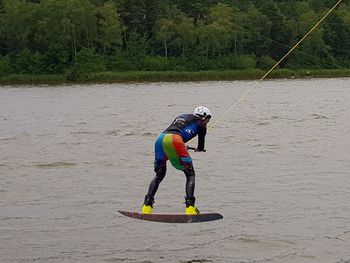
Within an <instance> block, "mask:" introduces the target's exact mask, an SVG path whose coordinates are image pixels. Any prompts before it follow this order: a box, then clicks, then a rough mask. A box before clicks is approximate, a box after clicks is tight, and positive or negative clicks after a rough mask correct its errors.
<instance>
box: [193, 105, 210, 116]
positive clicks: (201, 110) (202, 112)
mask: <svg viewBox="0 0 350 263" xmlns="http://www.w3.org/2000/svg"><path fill="white" fill-rule="evenodd" d="M193 114H194V115H197V116H200V117H207V116H209V118H210V117H211V113H210V110H209V109H208V108H207V107H204V106H198V107H197V108H195V109H194V111H193Z"/></svg>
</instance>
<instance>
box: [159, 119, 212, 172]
mask: <svg viewBox="0 0 350 263" xmlns="http://www.w3.org/2000/svg"><path fill="white" fill-rule="evenodd" d="M206 131H207V129H206V125H205V124H204V123H203V120H202V119H201V118H200V117H198V116H196V115H194V114H182V115H180V116H178V117H176V119H175V120H174V121H173V122H172V124H171V125H170V126H169V127H168V128H167V129H166V130H165V131H163V132H162V133H161V134H160V135H159V137H158V139H157V140H156V143H155V167H157V166H158V165H159V164H160V163H162V162H164V161H167V160H168V159H169V160H170V162H171V164H172V165H173V166H174V167H175V168H176V169H178V170H182V171H183V170H184V169H185V166H189V165H192V159H191V156H190V155H189V153H188V151H187V148H186V145H185V143H186V142H188V141H189V140H191V139H192V138H193V137H195V136H196V135H198V147H197V148H198V150H204V144H205V135H206Z"/></svg>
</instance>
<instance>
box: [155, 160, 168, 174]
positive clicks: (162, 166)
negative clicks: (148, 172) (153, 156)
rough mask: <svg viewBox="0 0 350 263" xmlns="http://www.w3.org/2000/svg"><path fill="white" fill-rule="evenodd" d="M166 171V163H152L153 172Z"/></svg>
mask: <svg viewBox="0 0 350 263" xmlns="http://www.w3.org/2000/svg"><path fill="white" fill-rule="evenodd" d="M164 171H166V161H155V162H154V172H155V173H162V172H164Z"/></svg>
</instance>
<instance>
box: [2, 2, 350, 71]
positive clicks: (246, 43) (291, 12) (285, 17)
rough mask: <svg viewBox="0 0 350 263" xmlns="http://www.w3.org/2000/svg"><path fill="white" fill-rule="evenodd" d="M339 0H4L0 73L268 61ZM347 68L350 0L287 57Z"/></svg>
mask: <svg viewBox="0 0 350 263" xmlns="http://www.w3.org/2000/svg"><path fill="white" fill-rule="evenodd" d="M335 2H336V1H335V0H332V1H331V0H304V1H297V0H284V1H272V0H255V1H248V0H221V1H213V0H109V1H105V0H59V1H58V0H0V77H1V76H4V75H8V74H14V73H16V74H62V73H65V74H69V75H70V76H71V77H72V78H74V77H75V75H79V74H88V73H89V72H100V71H134V70H144V71H164V70H174V71H198V70H221V69H250V68H259V69H267V68H269V67H271V66H272V65H274V63H275V62H276V61H278V60H279V59H280V58H281V57H282V56H283V55H284V54H285V53H286V52H287V51H288V50H289V49H290V48H291V47H292V46H293V45H294V44H295V43H296V42H297V41H298V40H299V39H300V38H302V37H303V36H304V34H305V33H306V32H307V31H308V30H309V29H310V28H311V27H312V26H313V25H314V24H315V23H316V22H317V21H318V20H319V19H320V18H321V17H322V16H323V15H324V14H325V13H326V12H327V11H328V10H329V9H330V8H331V7H332V6H333V5H334V4H335ZM281 67H284V68H291V69H296V68H315V69H323V68H327V69H328V68H329V69H332V68H350V1H349V0H347V1H343V3H342V4H341V5H340V6H339V7H338V8H337V9H336V10H335V11H334V12H333V13H332V14H331V15H330V16H329V17H328V18H327V20H325V22H324V23H323V24H322V26H321V27H319V28H318V29H317V30H315V31H314V32H313V33H312V35H310V37H309V38H307V39H306V40H305V42H303V43H302V45H301V46H300V47H299V48H298V50H297V51H295V52H293V53H292V54H291V56H290V57H288V58H287V59H286V60H285V61H283V63H282V65H281Z"/></svg>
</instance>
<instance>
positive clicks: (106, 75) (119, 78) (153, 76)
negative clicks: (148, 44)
mask: <svg viewBox="0 0 350 263" xmlns="http://www.w3.org/2000/svg"><path fill="white" fill-rule="evenodd" d="M265 73H266V71H263V70H257V69H254V70H225V71H197V72H180V71H127V72H98V73H91V74H81V75H79V76H75V78H74V81H72V80H71V81H69V80H68V79H71V78H70V77H69V76H66V75H19V74H18V75H9V76H4V77H1V78H0V84H1V85H13V84H65V83H125V82H167V81H169V82H170V81H171V82H176V81H220V80H226V81H230V80H255V79H260V78H261V77H262V76H263V75H264V74H265ZM305 77H313V78H323V77H324V78H329V77H350V69H336V70H334V69H332V70H325V69H323V70H308V69H303V70H301V69H300V70H289V69H277V70H274V71H272V72H271V73H270V74H269V75H268V77H267V78H268V79H278V78H305Z"/></svg>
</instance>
